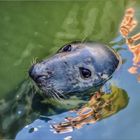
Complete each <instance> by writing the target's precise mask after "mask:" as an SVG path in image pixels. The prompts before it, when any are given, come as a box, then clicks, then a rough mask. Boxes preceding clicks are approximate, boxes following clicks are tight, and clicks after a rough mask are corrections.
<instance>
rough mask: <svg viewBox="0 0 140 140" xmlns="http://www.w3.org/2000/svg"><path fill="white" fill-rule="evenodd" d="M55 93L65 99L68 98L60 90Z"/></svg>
mask: <svg viewBox="0 0 140 140" xmlns="http://www.w3.org/2000/svg"><path fill="white" fill-rule="evenodd" d="M55 91H56V93H57V94H58V95H60V96H62V97H63V98H64V99H66V98H67V97H66V96H65V95H63V94H62V91H59V90H58V89H56V90H55Z"/></svg>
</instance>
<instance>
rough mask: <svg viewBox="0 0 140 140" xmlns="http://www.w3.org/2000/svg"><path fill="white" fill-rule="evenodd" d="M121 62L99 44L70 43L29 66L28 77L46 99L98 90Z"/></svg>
mask: <svg viewBox="0 0 140 140" xmlns="http://www.w3.org/2000/svg"><path fill="white" fill-rule="evenodd" d="M120 64H121V58H120V56H119V54H117V52H115V51H114V49H112V48H111V47H108V46H107V45H104V44H102V43H98V42H73V43H70V44H67V45H64V46H63V47H62V48H60V49H59V50H58V51H57V53H56V54H54V55H53V56H51V57H50V58H48V59H44V60H42V61H41V62H39V63H36V64H34V65H32V66H31V68H30V70H29V76H30V77H31V78H32V79H33V80H34V81H35V83H36V84H37V85H38V87H39V88H40V89H41V90H42V91H43V92H44V93H45V94H46V95H48V96H52V95H53V96H54V97H56V98H57V97H59V96H63V95H67V94H69V95H72V94H77V95H79V94H80V93H85V92H86V93H88V92H91V91H96V90H99V89H100V88H101V87H102V86H103V85H104V84H105V83H106V81H108V80H109V79H110V78H111V77H112V75H113V73H114V72H115V71H116V70H117V69H118V68H119V66H120Z"/></svg>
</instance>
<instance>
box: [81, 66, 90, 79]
mask: <svg viewBox="0 0 140 140" xmlns="http://www.w3.org/2000/svg"><path fill="white" fill-rule="evenodd" d="M79 70H80V73H81V75H82V76H83V77H84V78H89V77H90V76H91V71H90V70H89V69H86V68H83V67H80V68H79Z"/></svg>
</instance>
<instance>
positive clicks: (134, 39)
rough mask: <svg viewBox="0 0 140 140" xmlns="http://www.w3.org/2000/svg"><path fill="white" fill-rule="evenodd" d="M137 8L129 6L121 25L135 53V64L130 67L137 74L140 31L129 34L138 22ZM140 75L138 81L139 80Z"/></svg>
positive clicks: (139, 58) (130, 48) (121, 30)
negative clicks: (136, 16) (135, 16)
mask: <svg viewBox="0 0 140 140" xmlns="http://www.w3.org/2000/svg"><path fill="white" fill-rule="evenodd" d="M134 14H135V10H134V9H133V8H129V9H127V10H126V12H125V15H124V18H123V21H122V23H121V26H120V33H121V35H122V36H123V37H124V39H125V42H126V44H127V46H128V49H129V50H130V51H131V52H132V53H133V66H132V67H130V68H129V69H128V71H129V72H130V73H131V74H137V73H138V69H139V67H140V43H138V41H139V40H140V33H137V34H135V35H133V36H131V37H129V34H130V33H131V32H132V31H133V30H134V29H135V28H136V26H137V25H138V22H137V20H136V19H134ZM139 76H140V75H138V76H137V77H138V81H139Z"/></svg>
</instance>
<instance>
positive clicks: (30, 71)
mask: <svg viewBox="0 0 140 140" xmlns="http://www.w3.org/2000/svg"><path fill="white" fill-rule="evenodd" d="M33 69H34V65H32V66H31V68H30V69H29V71H28V73H29V76H30V77H31V78H33V77H34V75H33Z"/></svg>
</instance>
